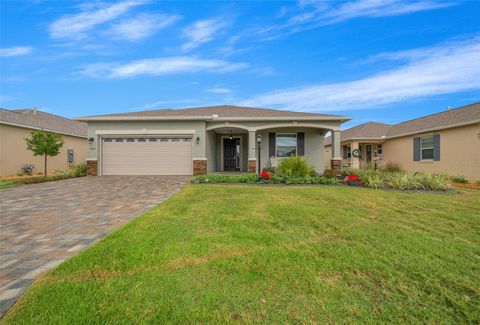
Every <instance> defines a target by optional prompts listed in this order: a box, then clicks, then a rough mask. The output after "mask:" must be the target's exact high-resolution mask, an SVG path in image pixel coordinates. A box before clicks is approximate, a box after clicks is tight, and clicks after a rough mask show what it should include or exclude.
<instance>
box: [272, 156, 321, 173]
mask: <svg viewBox="0 0 480 325" xmlns="http://www.w3.org/2000/svg"><path fill="white" fill-rule="evenodd" d="M277 173H278V174H280V175H281V176H284V177H307V176H315V170H314V169H313V168H312V166H310V165H309V163H308V162H307V161H306V160H305V158H304V157H299V156H294V157H287V158H283V159H282V160H281V162H280V164H279V165H278V168H277Z"/></svg>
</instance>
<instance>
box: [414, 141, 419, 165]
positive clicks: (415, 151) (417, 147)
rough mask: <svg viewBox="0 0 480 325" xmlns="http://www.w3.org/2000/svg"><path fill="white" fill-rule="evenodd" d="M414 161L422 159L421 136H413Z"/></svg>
mask: <svg viewBox="0 0 480 325" xmlns="http://www.w3.org/2000/svg"><path fill="white" fill-rule="evenodd" d="M413 161H420V138H413Z"/></svg>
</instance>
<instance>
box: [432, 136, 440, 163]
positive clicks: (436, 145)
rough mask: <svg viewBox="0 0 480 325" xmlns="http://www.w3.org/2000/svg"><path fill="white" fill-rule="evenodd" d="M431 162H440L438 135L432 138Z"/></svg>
mask: <svg viewBox="0 0 480 325" xmlns="http://www.w3.org/2000/svg"><path fill="white" fill-rule="evenodd" d="M433 160H435V161H439V160H440V134H435V135H434V136H433Z"/></svg>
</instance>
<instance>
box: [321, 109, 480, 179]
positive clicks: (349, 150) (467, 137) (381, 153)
mask: <svg viewBox="0 0 480 325" xmlns="http://www.w3.org/2000/svg"><path fill="white" fill-rule="evenodd" d="M341 144H342V165H343V166H351V167H354V168H359V167H360V168H361V167H365V166H366V165H368V164H373V165H376V166H379V167H382V166H386V164H397V165H399V166H400V167H402V168H404V169H406V170H411V171H421V172H432V173H447V174H450V175H464V176H466V177H468V178H472V179H480V103H476V104H472V105H468V106H463V107H460V108H456V109H450V110H447V111H444V112H440V113H436V114H432V115H428V116H424V117H421V118H417V119H413V120H410V121H406V122H402V123H399V124H394V125H388V124H382V123H375V122H369V123H365V124H362V125H358V126H356V127H353V128H350V129H348V130H345V131H342V133H341ZM330 152H331V139H330V137H329V138H327V139H326V140H325V155H328V154H329V153H330ZM357 155H358V156H357Z"/></svg>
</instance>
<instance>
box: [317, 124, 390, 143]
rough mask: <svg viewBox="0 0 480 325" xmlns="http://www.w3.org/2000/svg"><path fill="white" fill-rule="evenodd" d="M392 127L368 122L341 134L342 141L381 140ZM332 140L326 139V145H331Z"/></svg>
mask: <svg viewBox="0 0 480 325" xmlns="http://www.w3.org/2000/svg"><path fill="white" fill-rule="evenodd" d="M391 127H392V126H391V125H390V124H383V123H377V122H368V123H364V124H360V125H357V126H355V127H353V128H350V129H346V130H345V131H342V133H341V134H340V139H341V141H346V140H350V139H381V138H382V136H385V135H386V134H387V132H388V130H390V128H391ZM331 140H332V139H331V138H330V137H328V138H326V139H325V145H326V146H328V145H330V144H331Z"/></svg>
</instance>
